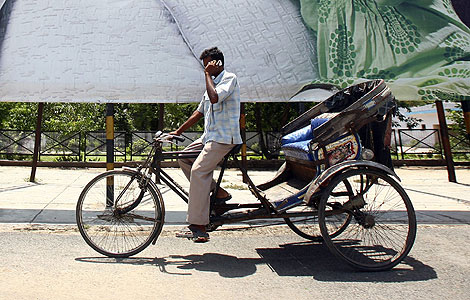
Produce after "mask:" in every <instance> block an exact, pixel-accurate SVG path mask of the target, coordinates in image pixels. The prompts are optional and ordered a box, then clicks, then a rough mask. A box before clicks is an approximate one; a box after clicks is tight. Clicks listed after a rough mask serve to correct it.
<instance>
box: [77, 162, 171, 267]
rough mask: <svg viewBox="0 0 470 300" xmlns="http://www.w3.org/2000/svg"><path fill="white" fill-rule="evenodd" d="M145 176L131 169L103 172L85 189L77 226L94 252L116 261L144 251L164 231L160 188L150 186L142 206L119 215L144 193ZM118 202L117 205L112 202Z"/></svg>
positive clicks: (79, 202) (141, 203)
mask: <svg viewBox="0 0 470 300" xmlns="http://www.w3.org/2000/svg"><path fill="white" fill-rule="evenodd" d="M141 178H142V174H140V173H138V172H136V171H130V170H114V171H108V172H104V173H102V174H100V175H98V176H96V177H95V178H93V179H92V180H91V181H90V182H89V183H88V184H87V185H86V186H85V188H84V189H83V190H82V192H81V194H80V197H79V199H78V202H77V207H76V221H77V226H78V229H79V231H80V234H81V235H82V237H83V239H84V240H85V241H86V243H87V244H88V245H89V246H90V247H91V248H93V249H94V250H95V251H97V252H99V253H101V254H103V255H106V256H109V257H115V258H124V257H129V256H132V255H135V254H137V253H139V252H141V251H142V250H144V249H145V248H146V247H147V246H148V245H149V244H150V243H151V242H152V241H153V240H155V239H156V238H157V237H158V235H159V234H160V232H161V229H162V227H163V221H164V206H163V199H162V195H161V193H160V191H159V190H158V188H156V187H154V185H152V184H148V185H147V188H146V191H145V193H144V194H143V197H142V196H141V197H142V201H141V202H140V204H139V205H138V206H137V207H136V208H134V209H133V210H131V211H130V212H127V213H124V214H119V213H117V211H116V208H123V207H126V206H129V205H130V204H131V203H133V202H134V201H135V200H136V199H137V197H139V195H140V193H141V188H140V186H139V179H141ZM114 201H117V202H116V203H111V202H114Z"/></svg>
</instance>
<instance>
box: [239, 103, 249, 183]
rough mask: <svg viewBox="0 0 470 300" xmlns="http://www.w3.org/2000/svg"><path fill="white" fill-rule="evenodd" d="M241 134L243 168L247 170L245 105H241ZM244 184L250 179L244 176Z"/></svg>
mask: <svg viewBox="0 0 470 300" xmlns="http://www.w3.org/2000/svg"><path fill="white" fill-rule="evenodd" d="M240 133H241V136H242V141H243V145H242V166H243V168H244V169H245V170H246V119H245V103H241V104H240ZM242 179H243V183H247V182H248V179H247V178H246V176H245V175H243V178H242Z"/></svg>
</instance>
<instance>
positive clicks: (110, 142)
mask: <svg viewBox="0 0 470 300" xmlns="http://www.w3.org/2000/svg"><path fill="white" fill-rule="evenodd" d="M106 170H107V171H110V170H114V104H113V103H107V104H106ZM113 205H114V177H112V176H109V177H108V178H107V179H106V206H107V207H111V206H113Z"/></svg>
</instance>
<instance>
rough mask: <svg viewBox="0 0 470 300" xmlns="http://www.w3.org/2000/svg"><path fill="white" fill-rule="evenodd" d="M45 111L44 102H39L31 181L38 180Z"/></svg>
mask: <svg viewBox="0 0 470 300" xmlns="http://www.w3.org/2000/svg"><path fill="white" fill-rule="evenodd" d="M43 112H44V102H39V104H38V116H37V119H36V135H35V137H34V152H33V164H32V168H31V176H30V177H29V181H30V182H34V181H35V180H36V168H37V166H38V160H39V151H40V150H41V126H42V114H43Z"/></svg>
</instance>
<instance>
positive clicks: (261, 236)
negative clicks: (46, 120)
mask: <svg viewBox="0 0 470 300" xmlns="http://www.w3.org/2000/svg"><path fill="white" fill-rule="evenodd" d="M175 230H176V228H174V227H165V228H164V231H163V233H162V236H161V237H160V238H159V240H158V242H157V245H155V246H152V245H151V246H150V247H148V248H147V249H146V250H144V251H143V252H141V253H140V254H138V255H137V256H136V257H133V258H129V259H119V260H118V259H111V258H106V257H103V256H101V255H99V254H98V253H96V252H94V251H93V250H92V249H91V248H90V247H88V245H86V244H85V242H84V241H83V240H82V238H81V236H80V235H79V234H78V233H77V232H75V231H74V227H73V226H72V227H61V226H52V227H50V226H49V227H44V226H31V225H5V224H3V225H0V241H1V242H0V251H1V255H0V299H218V300H220V299H289V298H291V299H453V300H457V299H469V298H470V291H469V282H470V281H469V279H468V277H469V275H470V255H469V251H468V241H469V240H470V226H469V225H420V226H419V227H418V235H417V240H416V243H415V245H414V247H413V249H412V251H411V253H410V255H409V256H408V258H406V259H405V261H404V262H403V263H402V264H400V265H398V266H397V267H396V268H395V269H393V270H391V271H387V272H379V273H367V272H356V271H354V270H352V269H350V268H349V267H348V266H346V265H345V264H344V263H342V262H341V261H340V260H339V259H338V258H336V257H334V256H333V255H332V254H330V253H329V251H328V250H327V248H326V247H325V246H324V245H322V244H318V243H310V242H305V241H304V240H303V239H302V238H300V237H298V236H296V235H295V234H294V233H292V232H291V231H290V230H289V229H288V228H286V227H285V226H276V227H267V228H258V229H250V230H245V231H226V230H221V231H217V232H215V233H213V234H212V235H211V241H210V242H209V243H207V244H194V243H192V242H190V241H188V240H184V239H177V238H175V237H173V235H174V232H175Z"/></svg>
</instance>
